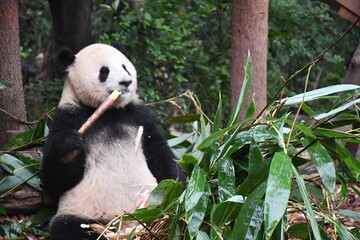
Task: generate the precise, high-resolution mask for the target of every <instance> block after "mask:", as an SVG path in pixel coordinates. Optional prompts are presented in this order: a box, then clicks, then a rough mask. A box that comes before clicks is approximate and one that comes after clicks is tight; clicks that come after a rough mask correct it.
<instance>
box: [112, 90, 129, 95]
mask: <svg viewBox="0 0 360 240" xmlns="http://www.w3.org/2000/svg"><path fill="white" fill-rule="evenodd" d="M113 91H114V90H111V91H110V90H109V91H108V93H109V94H111V93H112V92H113ZM117 91H119V92H120V93H121V95H123V94H127V93H130V90H129V89H123V90H117Z"/></svg>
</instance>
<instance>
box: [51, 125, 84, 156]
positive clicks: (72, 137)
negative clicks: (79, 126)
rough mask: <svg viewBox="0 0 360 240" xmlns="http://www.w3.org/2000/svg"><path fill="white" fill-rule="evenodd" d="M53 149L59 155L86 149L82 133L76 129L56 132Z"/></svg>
mask: <svg viewBox="0 0 360 240" xmlns="http://www.w3.org/2000/svg"><path fill="white" fill-rule="evenodd" d="M53 149H54V151H55V152H56V153H57V154H58V155H60V156H61V155H64V154H70V153H76V155H77V153H79V152H80V151H83V150H84V143H83V140H82V138H81V135H80V134H79V132H78V131H76V130H64V131H61V132H59V133H57V134H56V137H54V141H53Z"/></svg>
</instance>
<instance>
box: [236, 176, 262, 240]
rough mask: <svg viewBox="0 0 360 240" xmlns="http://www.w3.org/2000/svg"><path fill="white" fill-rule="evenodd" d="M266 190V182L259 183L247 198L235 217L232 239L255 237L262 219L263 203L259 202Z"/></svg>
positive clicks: (246, 239)
mask: <svg viewBox="0 0 360 240" xmlns="http://www.w3.org/2000/svg"><path fill="white" fill-rule="evenodd" d="M265 190H266V182H263V183H262V184H261V185H259V186H258V187H257V188H256V189H255V190H254V191H253V192H252V193H251V194H250V195H249V196H248V197H247V198H246V201H245V203H244V204H243V206H242V207H241V209H240V212H239V215H238V217H237V218H236V221H235V225H234V227H233V232H232V237H231V239H232V240H238V239H244V240H251V239H257V236H258V233H259V231H260V230H261V225H262V223H263V221H264V211H263V204H262V202H261V199H262V197H263V196H264V193H265Z"/></svg>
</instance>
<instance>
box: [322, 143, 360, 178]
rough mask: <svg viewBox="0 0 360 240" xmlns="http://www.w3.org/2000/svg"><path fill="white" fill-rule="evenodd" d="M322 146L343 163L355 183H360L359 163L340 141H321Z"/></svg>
mask: <svg viewBox="0 0 360 240" xmlns="http://www.w3.org/2000/svg"><path fill="white" fill-rule="evenodd" d="M322 144H323V145H324V146H325V147H326V148H327V149H330V150H332V151H334V152H335V153H336V154H337V155H338V156H339V157H340V160H341V162H343V163H345V165H346V167H347V168H348V169H349V170H350V172H351V174H352V176H353V177H354V178H355V179H356V181H360V163H359V161H357V160H356V158H355V157H354V156H353V155H352V154H351V153H350V152H349V151H348V150H347V149H346V147H345V146H344V145H343V144H342V143H341V142H340V141H338V140H335V141H332V140H328V141H322Z"/></svg>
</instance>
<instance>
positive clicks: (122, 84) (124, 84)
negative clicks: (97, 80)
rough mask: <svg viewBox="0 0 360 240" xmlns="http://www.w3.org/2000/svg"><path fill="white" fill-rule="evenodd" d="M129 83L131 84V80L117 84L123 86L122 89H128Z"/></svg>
mask: <svg viewBox="0 0 360 240" xmlns="http://www.w3.org/2000/svg"><path fill="white" fill-rule="evenodd" d="M131 83H132V81H131V80H128V81H121V82H119V84H120V85H121V86H124V87H126V88H127V87H129V86H130V84H131Z"/></svg>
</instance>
